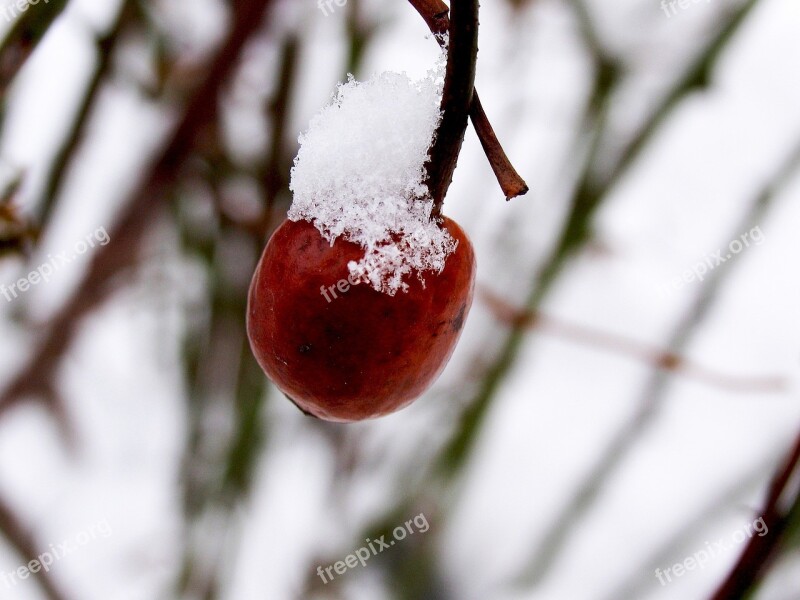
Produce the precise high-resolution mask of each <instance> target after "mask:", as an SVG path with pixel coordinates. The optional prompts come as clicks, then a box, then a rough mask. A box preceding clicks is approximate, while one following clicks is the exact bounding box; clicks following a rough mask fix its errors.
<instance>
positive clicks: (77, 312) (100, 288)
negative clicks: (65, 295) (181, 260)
mask: <svg viewBox="0 0 800 600" xmlns="http://www.w3.org/2000/svg"><path fill="white" fill-rule="evenodd" d="M270 3H271V0H241V1H240V2H237V3H236V5H235V8H234V16H233V24H232V26H231V28H230V31H229V33H228V35H227V37H226V39H225V41H224V42H223V43H222V45H221V48H220V50H219V51H218V53H217V56H216V58H215V60H214V62H213V64H211V66H210V68H209V69H208V71H207V73H208V75H207V76H206V78H205V80H204V82H203V83H202V84H201V85H200V86H199V87H198V89H197V90H196V91H195V93H194V94H193V95H192V97H191V99H190V100H189V101H188V103H187V105H186V109H185V112H184V115H183V117H182V119H181V120H180V122H179V124H178V126H177V128H176V130H175V132H174V133H173V134H172V136H171V139H170V140H169V142H168V143H167V144H166V146H165V148H164V149H163V150H162V151H161V153H160V155H159V156H158V158H157V159H156V160H155V161H154V163H153V165H152V167H151V168H150V171H149V174H148V175H147V176H146V177H145V178H144V179H143V181H142V182H141V184H140V185H139V187H138V189H137V190H136V191H135V192H134V193H133V194H132V198H131V200H130V202H129V203H128V205H127V208H125V209H124V210H123V214H122V215H121V217H120V218H119V221H118V223H117V225H116V226H115V227H114V228H113V230H112V231H111V235H110V237H111V243H110V244H107V245H105V246H102V247H101V248H99V250H98V252H97V253H96V254H95V255H94V257H93V259H92V261H91V263H90V265H89V268H88V271H87V273H86V275H85V276H84V278H83V280H82V282H81V284H80V286H79V287H78V289H77V290H76V292H75V293H74V294H73V296H72V297H71V298H70V299H69V300H68V301H67V302H66V304H65V305H64V306H63V307H62V308H61V309H60V311H59V312H58V313H57V314H56V315H55V317H54V318H53V319H52V320H51V322H50V323H49V324H48V327H47V329H46V332H45V334H44V337H43V340H42V341H41V343H40V344H39V345H38V347H37V349H36V351H35V352H34V354H33V356H32V357H31V358H30V359H29V360H28V361H27V363H26V364H25V366H24V367H23V368H22V369H21V370H20V371H19V372H18V374H17V375H16V376H15V377H14V379H13V380H12V382H11V384H10V385H9V386H8V387H7V388H6V389H5V390H4V392H3V393H2V395H0V414H2V412H4V411H6V410H8V409H9V408H10V407H11V406H13V405H14V404H15V403H16V402H18V401H19V400H20V399H21V398H23V397H24V396H25V395H26V394H38V395H42V396H44V399H45V400H49V401H50V403H51V405H52V404H53V403H54V402H55V400H54V394H53V382H54V378H55V376H56V370H57V367H58V365H59V364H60V360H61V357H62V356H63V354H64V353H65V352H66V350H67V349H68V348H69V346H70V344H71V342H72V338H73V337H74V335H75V333H76V332H77V330H78V327H79V325H80V323H81V321H82V320H83V318H84V317H86V316H87V315H88V314H89V313H90V312H91V311H92V310H93V309H95V308H96V307H97V306H98V305H99V304H100V303H101V302H102V301H103V300H104V299H105V298H106V297H107V296H108V295H109V293H110V292H111V286H110V285H109V284H110V283H111V281H112V279H113V278H114V276H115V275H116V274H117V273H119V272H120V271H121V270H122V269H123V268H125V267H127V266H130V265H131V264H132V262H133V260H134V256H135V249H136V248H137V247H138V245H139V242H140V240H141V239H142V237H143V235H144V234H145V232H146V231H147V228H148V226H149V225H150V224H151V223H152V221H153V220H154V219H155V218H156V216H157V215H158V214H159V209H160V208H161V206H162V201H163V197H164V194H165V192H166V191H167V190H168V189H169V188H170V187H171V186H172V184H173V183H174V182H175V180H176V178H177V177H178V175H179V172H180V169H181V167H182V165H183V163H184V161H185V160H186V159H187V158H188V157H189V156H190V154H191V153H192V150H193V148H194V146H195V142H196V140H197V137H198V135H200V134H201V133H203V131H204V130H205V129H206V128H207V127H209V126H212V125H213V123H214V121H215V119H216V115H217V112H218V100H219V96H220V93H221V91H222V90H223V87H224V85H225V83H226V82H227V80H228V78H229V76H230V74H231V72H232V71H233V70H234V68H235V67H236V65H237V64H238V61H239V57H240V54H241V52H242V50H243V48H244V46H245V44H246V42H247V41H248V40H249V39H250V38H251V37H252V36H253V35H254V34H255V33H256V32H258V31H259V28H260V26H261V23H262V20H263V16H264V14H265V11H266V8H267V6H268V5H269V4H270Z"/></svg>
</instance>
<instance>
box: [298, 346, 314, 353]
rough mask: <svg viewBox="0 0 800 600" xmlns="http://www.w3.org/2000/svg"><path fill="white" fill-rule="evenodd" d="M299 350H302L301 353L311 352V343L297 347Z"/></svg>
mask: <svg viewBox="0 0 800 600" xmlns="http://www.w3.org/2000/svg"><path fill="white" fill-rule="evenodd" d="M297 351H298V352H300V354H308V353H309V352H311V344H303V345H302V346H300V347H299V348H298V349H297Z"/></svg>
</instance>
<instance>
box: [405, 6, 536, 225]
mask: <svg viewBox="0 0 800 600" xmlns="http://www.w3.org/2000/svg"><path fill="white" fill-rule="evenodd" d="M409 2H410V3H411V5H412V6H413V7H414V8H415V9H416V11H417V12H418V13H419V14H420V16H422V18H423V19H424V20H425V23H426V24H427V25H428V28H429V29H430V30H431V32H432V33H433V34H434V35H435V36H436V39H437V40H438V41H439V43H440V44H441V45H444V43H445V38H444V34H445V33H447V32H448V31H450V28H451V24H450V18H449V12H450V9H449V8H448V7H447V5H446V4H444V2H442V0H409ZM476 18H477V17H476ZM451 39H452V33H451ZM449 57H450V55H449V53H448V63H449ZM443 102H444V98H443ZM443 108H444V107H443ZM469 117H470V119H471V120H472V125H473V126H474V127H475V133H476V134H477V135H478V139H479V140H480V142H481V146H482V147H483V150H484V152H485V153H486V157H487V158H488V159H489V164H490V165H491V167H492V170H493V171H494V174H495V177H497V181H498V183H499V184H500V188H501V189H502V190H503V193H504V194H505V196H506V200H511V199H512V198H516V197H517V196H522V195H524V194H526V193H527V192H528V186H527V184H526V183H525V180H524V179H522V177H521V176H520V175H519V173H518V172H517V170H516V169H515V168H514V165H512V164H511V161H510V160H509V159H508V156H507V155H506V153H505V151H504V150H503V147H502V145H501V144H500V142H499V140H498V139H497V136H496V135H495V133H494V129H493V127H492V124H491V123H490V122H489V118H488V117H487V116H486V112H485V111H484V110H483V106H482V105H481V101H480V98H479V97H478V92H477V90H473V93H472V100H471V101H470V105H469ZM462 139H463V137H462ZM431 156H433V154H431ZM448 185H449V182H448ZM431 194H432V195H433V192H431ZM437 214H438V213H437Z"/></svg>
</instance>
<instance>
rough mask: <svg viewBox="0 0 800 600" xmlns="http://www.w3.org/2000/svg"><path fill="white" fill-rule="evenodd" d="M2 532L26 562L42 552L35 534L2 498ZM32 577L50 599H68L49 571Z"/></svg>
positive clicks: (0, 529)
mask: <svg viewBox="0 0 800 600" xmlns="http://www.w3.org/2000/svg"><path fill="white" fill-rule="evenodd" d="M0 532H2V534H3V538H5V540H6V541H7V542H8V543H9V545H10V546H11V547H12V548H13V549H14V551H15V552H16V553H17V556H19V557H20V558H21V559H22V561H23V562H24V563H25V564H27V563H28V561H30V560H32V559H33V558H34V557H35V556H37V555H38V554H39V553H40V552H39V548H37V547H36V540H35V538H34V536H33V534H32V533H31V532H30V531H29V530H28V529H27V528H26V527H25V526H24V525H23V524H22V523H21V522H20V520H19V519H18V518H17V516H16V514H15V513H14V510H13V509H12V508H11V507H10V506H9V505H8V504H6V502H5V500H3V499H2V498H0ZM31 579H33V580H34V581H35V582H36V583H37V584H38V585H39V587H40V588H41V590H42V593H43V594H44V595H45V597H46V598H48V600H66V598H67V596H66V595H65V594H64V592H62V591H61V590H60V589H59V588H58V586H56V584H55V582H54V581H53V577H52V575H50V573H49V572H47V571H39V573H37V574H36V575H34V576H33V577H32V578H31ZM6 585H8V584H7V583H6Z"/></svg>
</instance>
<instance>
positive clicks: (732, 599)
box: [711, 435, 800, 600]
mask: <svg viewBox="0 0 800 600" xmlns="http://www.w3.org/2000/svg"><path fill="white" fill-rule="evenodd" d="M793 475H800V435H798V436H797V440H795V443H794V448H793V449H792V450H791V452H790V453H789V455H788V456H787V458H786V461H785V462H784V463H783V465H782V466H781V468H780V469H779V470H778V472H777V473H776V474H775V476H774V477H773V479H772V482H771V483H770V486H769V493H768V494H767V501H766V505H765V508H764V510H763V511H762V512H761V518H763V519H764V523H765V524H766V526H767V531H768V533H767V535H757V536H753V537H751V538H750V541H749V542H748V544H747V546H746V547H745V549H744V552H742V555H741V556H740V557H739V560H738V561H737V562H736V565H735V566H734V567H733V569H732V570H731V572H730V574H729V575H728V577H727V578H726V579H725V581H724V582H722V585H721V586H720V587H719V588H718V589H717V591H716V593H715V594H714V595H713V596H712V597H711V600H738V599H739V598H744V597H745V596H746V595H747V594H748V593H749V592H752V591H753V590H754V589H755V587H756V586H757V585H758V583H759V582H760V581H761V579H762V578H763V576H764V575H765V574H766V571H767V569H768V568H769V565H770V564H771V563H772V561H773V560H774V558H775V557H776V555H777V552H778V550H779V549H780V547H781V542H782V541H783V538H784V533H785V532H786V530H787V528H788V526H789V524H790V522H791V520H792V518H797V515H798V514H800V490H792V489H791V482H792V481H796V480H797V477H794V476H793ZM794 487H797V486H796V485H795V486H794ZM791 493H794V498H791V497H789V498H787V496H789V495H790V494H791Z"/></svg>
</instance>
